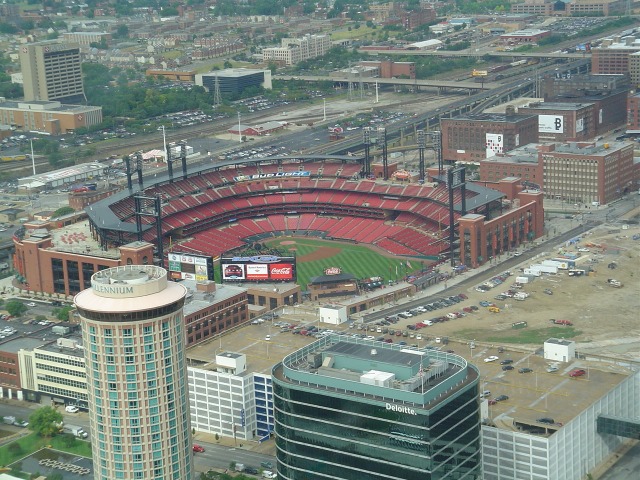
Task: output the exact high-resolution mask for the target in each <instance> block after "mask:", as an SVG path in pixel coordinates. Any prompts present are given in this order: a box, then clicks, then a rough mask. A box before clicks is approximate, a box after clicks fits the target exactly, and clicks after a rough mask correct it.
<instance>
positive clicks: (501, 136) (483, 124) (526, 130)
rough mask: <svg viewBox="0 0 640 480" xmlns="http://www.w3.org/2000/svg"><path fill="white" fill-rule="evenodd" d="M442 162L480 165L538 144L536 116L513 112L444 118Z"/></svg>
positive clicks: (442, 124) (442, 121)
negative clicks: (495, 157) (522, 147)
mask: <svg viewBox="0 0 640 480" xmlns="http://www.w3.org/2000/svg"><path fill="white" fill-rule="evenodd" d="M441 130H442V157H443V159H444V160H445V161H463V162H479V161H480V160H482V159H485V158H487V157H490V156H493V155H496V154H500V153H505V152H508V151H509V150H513V149H514V148H516V147H519V146H520V145H526V144H527V143H532V142H537V141H538V117H537V116H536V115H518V114H514V113H509V114H506V113H505V114H499V113H492V114H487V113H481V114H471V115H462V116H460V117H455V118H443V119H442V120H441Z"/></svg>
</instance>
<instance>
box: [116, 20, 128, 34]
mask: <svg viewBox="0 0 640 480" xmlns="http://www.w3.org/2000/svg"><path fill="white" fill-rule="evenodd" d="M116 36H117V37H118V38H127V37H128V36H129V26H128V25H125V24H124V23H121V24H120V25H118V26H117V27H116Z"/></svg>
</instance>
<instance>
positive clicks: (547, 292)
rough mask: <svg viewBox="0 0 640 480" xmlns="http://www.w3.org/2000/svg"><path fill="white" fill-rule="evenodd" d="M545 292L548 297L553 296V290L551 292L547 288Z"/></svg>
mask: <svg viewBox="0 0 640 480" xmlns="http://www.w3.org/2000/svg"><path fill="white" fill-rule="evenodd" d="M543 292H544V293H546V294H547V295H553V290H551V289H550V288H545V289H544V290H543Z"/></svg>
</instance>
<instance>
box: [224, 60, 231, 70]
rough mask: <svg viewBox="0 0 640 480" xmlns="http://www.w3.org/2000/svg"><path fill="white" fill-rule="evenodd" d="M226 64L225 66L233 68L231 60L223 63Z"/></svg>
mask: <svg viewBox="0 0 640 480" xmlns="http://www.w3.org/2000/svg"><path fill="white" fill-rule="evenodd" d="M222 65H223V66H224V68H231V67H233V64H232V63H231V62H230V61H229V60H225V61H224V63H223V64H222Z"/></svg>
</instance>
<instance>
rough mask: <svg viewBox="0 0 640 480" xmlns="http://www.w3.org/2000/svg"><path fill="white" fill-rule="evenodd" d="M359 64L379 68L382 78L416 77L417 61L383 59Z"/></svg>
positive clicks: (379, 74)
mask: <svg viewBox="0 0 640 480" xmlns="http://www.w3.org/2000/svg"><path fill="white" fill-rule="evenodd" d="M358 65H360V66H363V67H375V68H377V69H378V76H379V77H380V78H393V77H400V76H404V77H407V78H416V64H415V62H394V61H392V60H382V61H377V62H369V61H364V62H359V63H358Z"/></svg>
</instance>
